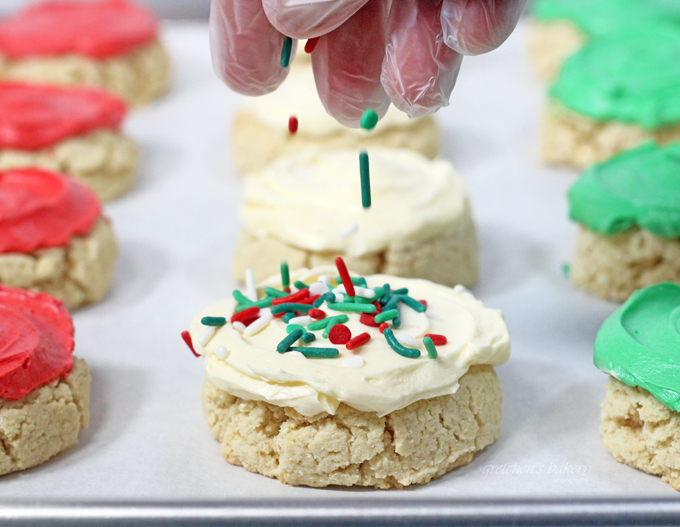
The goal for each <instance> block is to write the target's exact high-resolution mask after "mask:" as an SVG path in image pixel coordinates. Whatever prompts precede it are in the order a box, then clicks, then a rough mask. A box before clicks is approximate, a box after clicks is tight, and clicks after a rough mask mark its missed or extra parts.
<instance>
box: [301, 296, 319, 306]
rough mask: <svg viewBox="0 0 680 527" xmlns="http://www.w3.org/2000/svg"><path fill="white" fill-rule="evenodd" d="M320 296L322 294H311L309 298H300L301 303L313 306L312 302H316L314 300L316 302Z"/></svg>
mask: <svg viewBox="0 0 680 527" xmlns="http://www.w3.org/2000/svg"><path fill="white" fill-rule="evenodd" d="M320 296H321V295H314V296H310V297H308V298H305V299H304V300H300V303H301V304H307V305H310V306H311V305H312V304H314V302H316V301H317V300H318V299H319V297H320Z"/></svg>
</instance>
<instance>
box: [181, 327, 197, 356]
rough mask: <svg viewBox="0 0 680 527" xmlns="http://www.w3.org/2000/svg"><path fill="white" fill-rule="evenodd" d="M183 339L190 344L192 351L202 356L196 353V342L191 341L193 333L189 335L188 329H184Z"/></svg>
mask: <svg viewBox="0 0 680 527" xmlns="http://www.w3.org/2000/svg"><path fill="white" fill-rule="evenodd" d="M182 339H183V340H184V342H185V343H186V345H187V346H189V349H190V350H191V353H193V354H194V355H195V356H196V357H200V355H199V354H198V353H196V350H195V349H194V343H193V342H191V335H189V332H188V331H182Z"/></svg>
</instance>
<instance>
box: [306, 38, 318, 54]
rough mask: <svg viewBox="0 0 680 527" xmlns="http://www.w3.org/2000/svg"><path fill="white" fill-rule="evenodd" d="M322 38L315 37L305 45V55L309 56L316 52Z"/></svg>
mask: <svg viewBox="0 0 680 527" xmlns="http://www.w3.org/2000/svg"><path fill="white" fill-rule="evenodd" d="M320 38H321V37H314V38H310V39H309V40H307V43H306V44H305V53H307V54H311V53H313V52H314V50H315V49H316V45H317V44H318V43H319V39H320Z"/></svg>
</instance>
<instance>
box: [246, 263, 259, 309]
mask: <svg viewBox="0 0 680 527" xmlns="http://www.w3.org/2000/svg"><path fill="white" fill-rule="evenodd" d="M246 292H247V293H248V298H250V300H252V301H253V302H257V288H256V287H255V273H253V270H252V269H246Z"/></svg>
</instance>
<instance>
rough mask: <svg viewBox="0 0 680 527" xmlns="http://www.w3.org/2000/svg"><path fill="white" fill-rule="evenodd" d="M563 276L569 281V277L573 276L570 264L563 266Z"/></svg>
mask: <svg viewBox="0 0 680 527" xmlns="http://www.w3.org/2000/svg"><path fill="white" fill-rule="evenodd" d="M562 274H563V275H564V277H565V278H566V279H567V280H569V275H570V274H571V266H570V265H569V264H568V263H565V264H562Z"/></svg>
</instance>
